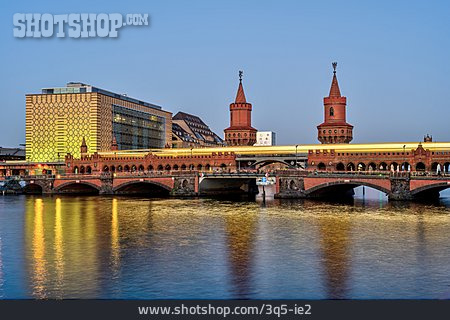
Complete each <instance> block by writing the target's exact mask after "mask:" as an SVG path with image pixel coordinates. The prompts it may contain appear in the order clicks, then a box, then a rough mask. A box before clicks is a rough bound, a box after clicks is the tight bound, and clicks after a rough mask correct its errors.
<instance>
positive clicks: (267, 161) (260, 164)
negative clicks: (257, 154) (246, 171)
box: [253, 159, 294, 169]
mask: <svg viewBox="0 0 450 320" xmlns="http://www.w3.org/2000/svg"><path fill="white" fill-rule="evenodd" d="M273 163H281V164H284V165H286V166H287V167H294V166H292V165H290V164H289V163H287V162H286V161H284V160H281V159H261V160H258V161H256V162H255V163H254V164H253V166H254V167H255V169H260V168H262V167H265V166H268V165H270V164H273Z"/></svg>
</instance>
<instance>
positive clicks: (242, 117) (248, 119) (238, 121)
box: [224, 71, 257, 146]
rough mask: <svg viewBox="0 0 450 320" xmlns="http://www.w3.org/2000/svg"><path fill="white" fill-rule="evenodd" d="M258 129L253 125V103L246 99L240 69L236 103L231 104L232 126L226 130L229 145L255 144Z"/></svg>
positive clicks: (226, 139) (226, 140)
mask: <svg viewBox="0 0 450 320" xmlns="http://www.w3.org/2000/svg"><path fill="white" fill-rule="evenodd" d="M256 131H257V130H256V129H255V128H253V127H252V104H251V103H248V102H247V100H246V99H245V94H244V87H243V86H242V71H239V87H238V92H237V94H236V99H235V101H234V103H232V104H230V126H229V127H228V128H226V129H225V130H224V134H225V142H226V143H227V145H228V146H253V145H254V144H255V143H256Z"/></svg>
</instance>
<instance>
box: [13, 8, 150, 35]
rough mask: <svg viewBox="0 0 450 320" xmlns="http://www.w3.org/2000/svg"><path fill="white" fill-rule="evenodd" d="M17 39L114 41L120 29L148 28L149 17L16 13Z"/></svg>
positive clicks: (140, 15) (136, 15)
mask: <svg viewBox="0 0 450 320" xmlns="http://www.w3.org/2000/svg"><path fill="white" fill-rule="evenodd" d="M13 24H14V30H13V33H14V37H16V38H41V37H43V38H50V37H53V35H54V34H56V37H57V38H64V37H66V36H68V37H69V38H95V37H101V38H105V37H109V38H117V36H118V30H119V29H120V28H122V27H123V26H148V25H149V17H148V14H146V13H145V14H141V13H134V14H127V15H125V17H124V16H122V14H120V13H109V14H108V13H99V14H96V13H70V14H49V13H44V14H40V13H16V14H14V16H13Z"/></svg>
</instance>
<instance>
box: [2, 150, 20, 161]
mask: <svg viewBox="0 0 450 320" xmlns="http://www.w3.org/2000/svg"><path fill="white" fill-rule="evenodd" d="M11 160H25V150H24V149H20V148H3V147H0V161H11Z"/></svg>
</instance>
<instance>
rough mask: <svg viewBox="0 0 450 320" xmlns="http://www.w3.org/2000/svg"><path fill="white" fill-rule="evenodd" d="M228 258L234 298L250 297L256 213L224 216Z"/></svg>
mask: <svg viewBox="0 0 450 320" xmlns="http://www.w3.org/2000/svg"><path fill="white" fill-rule="evenodd" d="M225 223H226V229H225V231H226V236H227V245H228V258H229V263H230V268H231V276H232V283H233V289H234V290H235V294H236V298H238V299H245V298H249V297H250V292H251V277H252V267H253V252H254V243H255V232H256V225H257V215H256V214H254V213H249V212H245V213H244V212H239V213H237V212H236V213H233V214H229V215H227V216H226V218H225Z"/></svg>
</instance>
